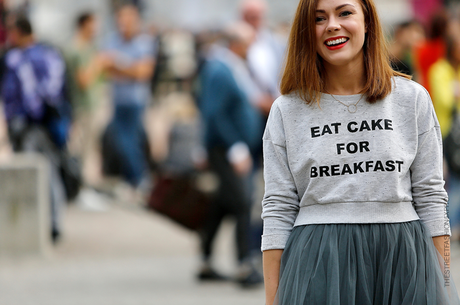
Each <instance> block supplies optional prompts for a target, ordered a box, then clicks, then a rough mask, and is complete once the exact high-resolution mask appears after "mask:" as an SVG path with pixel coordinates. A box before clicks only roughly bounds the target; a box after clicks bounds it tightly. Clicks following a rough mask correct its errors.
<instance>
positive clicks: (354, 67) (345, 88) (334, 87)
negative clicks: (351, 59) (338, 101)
mask: <svg viewBox="0 0 460 305" xmlns="http://www.w3.org/2000/svg"><path fill="white" fill-rule="evenodd" d="M325 70H326V75H325V81H326V86H325V89H326V91H327V92H328V93H331V94H337V95H352V94H359V93H361V91H362V90H363V88H364V85H365V83H366V78H365V73H364V61H360V62H358V63H351V64H348V65H344V66H331V65H327V64H325Z"/></svg>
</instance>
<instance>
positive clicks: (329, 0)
mask: <svg viewBox="0 0 460 305" xmlns="http://www.w3.org/2000/svg"><path fill="white" fill-rule="evenodd" d="M341 6H350V7H355V8H356V9H359V10H361V1H359V0H319V1H318V2H317V5H316V9H317V10H335V9H336V8H338V7H341Z"/></svg>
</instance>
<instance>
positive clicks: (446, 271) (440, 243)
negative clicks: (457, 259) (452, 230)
mask: <svg viewBox="0 0 460 305" xmlns="http://www.w3.org/2000/svg"><path fill="white" fill-rule="evenodd" d="M433 243H434V245H435V247H436V249H437V250H438V252H439V254H440V255H441V257H442V258H443V262H442V264H443V265H442V266H441V270H442V274H443V276H444V282H445V285H446V286H449V284H450V283H449V281H450V236H449V235H443V236H436V237H433Z"/></svg>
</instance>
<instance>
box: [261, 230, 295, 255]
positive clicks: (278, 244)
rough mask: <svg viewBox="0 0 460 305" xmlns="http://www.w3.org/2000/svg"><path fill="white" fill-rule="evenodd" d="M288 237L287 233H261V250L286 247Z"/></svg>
mask: <svg viewBox="0 0 460 305" xmlns="http://www.w3.org/2000/svg"><path fill="white" fill-rule="evenodd" d="M288 239H289V235H285V234H270V235H262V248H261V249H262V251H266V250H283V249H284V248H285V247H286V243H287V241H288Z"/></svg>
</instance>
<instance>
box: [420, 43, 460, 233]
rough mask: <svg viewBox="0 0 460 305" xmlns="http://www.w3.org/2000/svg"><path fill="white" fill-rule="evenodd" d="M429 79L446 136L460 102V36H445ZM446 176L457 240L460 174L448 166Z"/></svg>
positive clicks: (450, 209) (459, 228) (429, 72)
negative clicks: (443, 51) (440, 55)
mask: <svg viewBox="0 0 460 305" xmlns="http://www.w3.org/2000/svg"><path fill="white" fill-rule="evenodd" d="M428 81H429V84H430V88H431V92H430V93H431V98H432V100H433V105H434V109H435V111H436V115H437V117H438V121H439V125H440V126H441V134H442V138H443V139H445V138H446V136H447V135H448V134H449V131H450V129H451V127H452V119H453V114H454V111H455V108H456V107H458V105H459V103H460V36H456V37H449V38H448V39H447V46H446V56H445V58H441V59H439V60H438V61H437V62H436V63H435V64H433V66H432V67H431V68H430V70H429V71H428ZM459 110H460V108H459ZM445 176H446V177H447V179H446V181H447V187H446V189H447V192H448V194H449V203H448V210H449V218H450V224H451V228H452V237H451V239H452V241H455V240H456V241H460V175H459V174H457V173H455V172H454V171H453V170H452V169H451V168H448V170H447V175H445Z"/></svg>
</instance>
